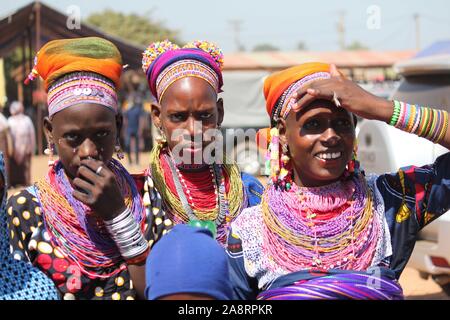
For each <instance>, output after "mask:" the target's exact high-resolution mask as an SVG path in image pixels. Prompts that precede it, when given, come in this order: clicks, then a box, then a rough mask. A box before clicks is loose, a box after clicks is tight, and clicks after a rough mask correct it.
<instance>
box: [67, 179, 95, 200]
mask: <svg viewBox="0 0 450 320" xmlns="http://www.w3.org/2000/svg"><path fill="white" fill-rule="evenodd" d="M72 184H73V187H74V190H77V191H79V192H81V193H85V194H86V195H87V196H91V195H92V192H93V189H94V187H95V186H94V185H93V184H90V183H89V182H87V181H86V180H83V179H80V178H75V179H73V181H72Z"/></svg>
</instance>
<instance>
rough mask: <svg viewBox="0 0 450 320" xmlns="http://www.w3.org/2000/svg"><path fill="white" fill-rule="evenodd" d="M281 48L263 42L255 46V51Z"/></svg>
mask: <svg viewBox="0 0 450 320" xmlns="http://www.w3.org/2000/svg"><path fill="white" fill-rule="evenodd" d="M279 50H280V49H278V48H277V47H275V46H273V45H271V44H269V43H263V44H258V45H256V46H255V47H254V48H253V51H255V52H261V51H279Z"/></svg>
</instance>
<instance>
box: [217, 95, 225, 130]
mask: <svg viewBox="0 0 450 320" xmlns="http://www.w3.org/2000/svg"><path fill="white" fill-rule="evenodd" d="M217 111H218V113H219V116H218V119H217V125H218V126H219V127H220V125H221V124H222V122H223V117H224V111H223V99H222V98H219V99H218V100H217Z"/></svg>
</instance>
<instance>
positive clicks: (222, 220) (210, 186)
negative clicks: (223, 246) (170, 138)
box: [150, 145, 246, 243]
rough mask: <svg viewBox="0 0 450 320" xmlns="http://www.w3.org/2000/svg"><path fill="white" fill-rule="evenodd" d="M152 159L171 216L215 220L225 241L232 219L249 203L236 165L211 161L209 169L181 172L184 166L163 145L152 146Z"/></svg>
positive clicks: (178, 220)
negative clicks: (178, 165)
mask: <svg viewBox="0 0 450 320" xmlns="http://www.w3.org/2000/svg"><path fill="white" fill-rule="evenodd" d="M150 163H151V165H150V171H151V175H152V178H153V180H154V183H155V186H156V188H157V190H158V191H159V192H161V198H162V199H163V201H164V204H165V206H166V207H167V209H168V210H167V211H168V214H169V215H170V216H171V219H172V220H173V221H174V222H175V223H189V222H190V221H192V220H194V219H196V220H201V221H214V223H215V224H216V226H217V240H218V241H219V242H220V243H225V240H226V236H227V233H228V225H229V222H230V221H231V220H232V219H233V218H234V217H235V216H236V215H237V214H238V213H239V212H241V210H242V209H243V208H244V207H245V204H246V197H245V192H244V189H243V185H242V180H241V177H240V173H239V170H238V168H237V166H236V165H235V164H232V165H227V164H223V165H212V166H211V167H210V168H209V170H208V166H203V167H202V168H197V170H195V171H194V172H192V174H191V173H187V171H183V172H182V173H181V171H182V170H179V169H178V170H176V166H174V161H173V159H172V158H171V157H170V154H169V152H168V151H167V149H162V146H161V145H158V146H156V147H155V148H154V149H153V150H152V152H151V155H150ZM171 167H172V169H171ZM205 169H206V170H205ZM180 173H181V175H180ZM199 173H200V174H199ZM181 177H182V178H183V180H184V182H182V181H181ZM226 178H228V185H229V186H228V188H226ZM183 187H184V189H183ZM187 190H189V193H188V192H187ZM186 194H188V195H189V196H188V197H190V198H189V200H190V201H186V202H185V201H184V200H183V198H184V199H187V198H186ZM191 198H192V199H191ZM194 199H195V201H194ZM228 199H230V200H228Z"/></svg>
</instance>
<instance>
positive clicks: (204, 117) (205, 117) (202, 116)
mask: <svg viewBox="0 0 450 320" xmlns="http://www.w3.org/2000/svg"><path fill="white" fill-rule="evenodd" d="M212 116H213V114H212V113H209V112H203V113H201V114H200V119H202V120H208V119H210V118H211V117H212Z"/></svg>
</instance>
